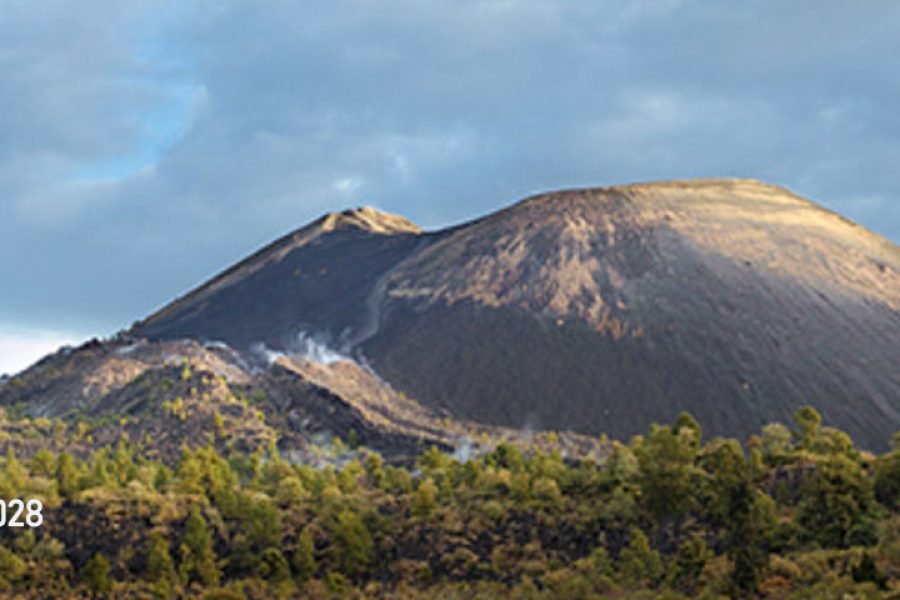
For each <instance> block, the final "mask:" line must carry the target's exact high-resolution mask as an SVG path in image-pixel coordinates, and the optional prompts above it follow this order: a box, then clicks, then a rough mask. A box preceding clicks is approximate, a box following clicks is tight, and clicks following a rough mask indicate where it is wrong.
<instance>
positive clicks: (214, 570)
mask: <svg viewBox="0 0 900 600" xmlns="http://www.w3.org/2000/svg"><path fill="white" fill-rule="evenodd" d="M182 545H183V547H184V548H185V549H186V550H187V552H183V554H185V555H187V557H182V563H183V564H188V565H189V567H188V569H189V571H188V572H189V573H190V574H193V575H196V577H197V578H198V579H199V580H200V581H201V582H202V583H203V584H204V585H218V584H219V580H220V579H221V576H222V574H221V572H220V570H219V565H218V564H216V554H215V551H214V550H213V540H212V534H211V533H210V531H209V527H208V526H207V524H206V520H205V519H204V518H203V515H201V514H200V509H199V508H197V507H194V509H193V510H192V511H191V515H190V517H188V520H187V524H186V525H185V534H184V541H183V542H182ZM185 558H188V560H185Z"/></svg>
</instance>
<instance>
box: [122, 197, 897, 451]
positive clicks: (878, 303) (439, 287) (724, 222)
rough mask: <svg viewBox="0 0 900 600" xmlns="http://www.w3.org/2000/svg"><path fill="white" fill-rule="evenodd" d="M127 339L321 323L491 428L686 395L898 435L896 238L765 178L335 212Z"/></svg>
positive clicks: (882, 442)
mask: <svg viewBox="0 0 900 600" xmlns="http://www.w3.org/2000/svg"><path fill="white" fill-rule="evenodd" d="M131 333H132V334H133V335H136V336H141V337H147V338H150V339H159V340H164V339H176V338H184V337H188V338H194V339H198V340H207V341H208V340H221V341H224V342H226V343H228V344H230V345H231V346H232V347H234V348H236V349H238V350H241V351H245V352H248V353H249V352H251V349H252V348H253V347H254V346H255V345H257V344H264V345H265V346H266V347H268V348H274V349H279V350H284V351H291V350H292V349H293V350H296V349H297V348H296V345H297V343H298V340H303V339H306V338H302V337H301V338H298V337H297V336H298V334H299V333H303V334H304V335H305V336H310V335H312V336H314V337H316V338H317V339H319V340H325V341H327V342H328V343H329V344H330V345H331V346H333V347H334V348H336V349H337V350H339V351H340V352H342V353H344V354H346V355H350V356H355V357H356V358H357V359H359V360H361V361H362V360H363V359H364V360H365V362H366V363H367V364H368V365H369V366H370V367H371V368H372V369H373V370H374V371H375V372H377V373H378V374H379V375H380V376H381V377H382V378H383V379H384V380H385V381H387V382H388V383H390V384H391V386H392V387H393V388H394V389H396V390H400V391H402V392H404V393H405V394H406V395H407V396H409V397H412V398H415V399H416V400H418V401H419V402H421V403H422V404H424V405H425V406H426V407H429V408H431V409H433V410H439V411H444V412H445V413H446V414H449V415H451V416H454V417H457V418H461V419H471V420H475V421H478V422H482V423H486V424H492V425H504V426H511V427H529V428H553V429H570V430H573V431H577V432H583V433H590V434H597V433H609V434H610V435H613V436H616V437H627V436H630V435H632V434H635V433H639V432H642V431H644V430H645V429H646V428H647V426H648V425H649V424H650V423H651V422H667V421H672V420H673V419H674V418H675V417H676V415H677V414H678V413H679V412H680V411H682V410H687V411H690V412H691V413H692V414H694V415H695V416H696V417H697V419H698V420H699V421H700V422H701V423H702V424H703V425H704V427H705V429H706V432H707V433H712V434H725V435H736V436H739V437H743V436H746V435H748V434H750V433H752V432H755V431H758V429H759V427H760V426H761V425H763V424H765V423H766V422H769V421H773V420H780V421H787V420H789V418H790V415H791V413H792V412H793V411H794V410H795V409H796V408H798V407H799V406H801V405H803V404H811V405H813V406H815V407H816V408H817V409H818V410H819V411H820V412H822V414H823V416H824V418H825V420H826V422H827V423H829V424H831V425H834V426H837V427H840V428H842V429H844V430H846V431H847V432H848V433H850V434H851V435H852V436H853V438H854V439H855V440H857V441H858V443H859V444H861V445H862V446H864V447H869V448H871V449H882V448H885V447H887V444H888V442H889V440H890V438H891V435H892V434H893V433H894V431H895V430H897V429H900V368H897V363H898V359H900V249H898V248H897V247H896V246H894V245H893V244H891V243H890V242H888V241H887V240H885V239H883V238H880V237H878V236H877V235H875V234H873V233H871V232H869V231H867V230H865V229H862V228H860V227H858V226H856V225H854V224H853V223H850V222H849V221H847V220H845V219H843V218H841V217H840V216H838V215H835V214H833V213H831V212H828V211H826V210H823V209H822V208H820V207H818V206H816V205H815V204H813V203H811V202H809V201H807V200H804V199H802V198H799V197H797V196H795V195H793V194H791V193H790V192H788V191H786V190H784V189H781V188H778V187H774V186H770V185H766V184H763V183H759V182H755V181H744V180H700V181H683V182H662V183H652V184H643V185H631V186H621V187H612V188H599V189H586V190H572V191H563V192H557V193H551V194H545V195H540V196H536V197H533V198H529V199H527V200H524V201H522V202H520V203H518V204H516V205H514V206H511V207H509V208H507V209H504V210H502V211H500V212H497V213H495V214H492V215H489V216H487V217H485V218H482V219H479V220H477V221H474V222H471V223H467V224H464V225H461V226H458V227H454V228H451V229H447V230H443V231H437V232H430V233H425V232H422V231H420V230H419V229H418V228H416V227H415V226H414V225H412V224H411V223H409V222H408V221H406V220H404V219H402V218H400V217H395V216H390V215H383V214H381V213H378V212H377V211H374V210H372V209H361V210H357V211H350V212H347V213H342V214H339V215H328V216H326V217H324V218H322V219H320V220H319V221H317V222H315V223H313V224H311V225H309V226H308V227H306V228H303V229H301V230H298V231H297V232H296V233H294V234H291V235H289V236H287V237H285V238H283V239H281V240H279V241H277V242H275V243H274V244H272V245H271V246H269V247H267V248H265V249H263V250H261V251H260V252H259V253H257V254H256V255H254V256H252V257H251V258H249V259H247V260H246V261H244V262H242V263H240V264H238V265H237V266H235V267H233V268H232V269H230V270H228V271H226V272H225V273H223V274H222V275H220V276H219V277H217V278H215V279H214V280H212V281H211V282H209V283H207V284H205V285H204V286H202V287H200V288H199V289H198V290H197V291H195V292H192V293H191V294H188V295H187V296H186V297H184V298H182V299H180V300H178V301H176V302H174V303H173V304H172V305H170V306H169V307H167V308H165V309H163V310H162V311H160V312H159V313H157V314H156V315H153V316H151V317H150V318H148V319H147V320H145V321H143V322H142V323H139V324H137V325H136V326H135V328H134V329H133V331H132V332H131Z"/></svg>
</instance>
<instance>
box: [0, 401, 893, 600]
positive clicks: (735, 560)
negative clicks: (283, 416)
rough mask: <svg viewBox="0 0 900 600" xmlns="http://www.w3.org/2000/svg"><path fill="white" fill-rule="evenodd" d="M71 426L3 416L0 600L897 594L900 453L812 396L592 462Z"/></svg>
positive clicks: (513, 452) (512, 452) (686, 423)
mask: <svg viewBox="0 0 900 600" xmlns="http://www.w3.org/2000/svg"><path fill="white" fill-rule="evenodd" d="M45 429H46V431H47V432H52V434H53V437H51V436H47V437H42V436H43V435H44V434H36V433H35V432H39V431H44V430H45ZM67 435H72V434H71V431H69V430H68V429H67V428H66V426H65V425H64V424H59V423H56V422H53V421H49V420H45V421H41V422H37V421H32V420H29V419H25V418H12V417H9V416H7V417H4V418H3V419H2V420H0V441H2V442H3V444H4V446H5V447H6V448H7V451H6V454H5V458H3V459H0V498H3V499H6V500H10V499H13V498H22V499H32V498H37V499H40V500H41V501H42V502H43V504H44V508H43V523H42V524H41V525H40V526H39V527H36V528H29V527H24V528H10V527H2V528H0V594H6V595H19V596H21V597H26V598H27V597H33V598H43V597H48V596H49V597H59V598H64V597H85V596H91V595H93V596H95V597H120V598H126V597H127V598H134V597H147V598H152V597H161V598H169V597H191V598H194V597H196V598H261V599H262V598H266V599H268V598H272V597H276V598H293V597H300V598H332V597H339V598H341V597H346V598H357V597H358V598H362V597H379V596H386V597H397V598H434V597H442V598H447V599H453V598H497V597H511V598H573V599H574V598H607V597H608V598H668V599H675V598H698V597H699V598H722V597H765V598H847V597H852V598H882V597H890V595H891V594H897V597H900V514H898V510H900V449H897V450H894V451H893V452H890V453H888V454H885V455H883V456H881V457H875V456H872V455H871V454H868V453H866V452H862V451H860V450H858V449H856V448H855V447H854V445H853V443H852V441H851V440H850V438H849V437H848V436H847V435H845V434H844V433H842V432H840V431H837V430H835V429H831V428H828V427H823V426H822V424H821V419H820V417H819V415H818V414H817V413H816V412H815V411H814V410H812V409H810V408H804V409H801V410H800V411H798V412H797V414H796V415H795V422H794V423H793V425H792V427H790V428H789V427H788V426H785V425H782V424H777V423H776V424H771V425H768V426H766V427H765V428H764V429H763V431H762V432H761V433H760V434H759V435H757V436H754V437H752V438H751V439H750V440H749V441H748V442H747V443H746V444H745V445H743V446H742V445H741V444H740V443H738V442H737V441H736V440H731V439H719V438H717V439H711V440H708V441H706V442H705V443H703V442H702V441H701V439H702V436H701V429H700V425H699V424H698V423H697V422H696V421H695V420H694V419H693V418H691V417H690V416H689V415H682V416H681V417H680V418H679V419H678V420H677V422H676V423H675V424H673V425H670V426H654V427H653V428H652V429H651V430H650V431H649V432H648V433H647V434H646V435H643V436H637V437H635V438H634V439H633V440H632V441H631V442H630V443H629V444H627V445H626V444H620V443H613V444H611V449H610V451H609V452H608V454H607V455H606V456H605V457H604V458H603V459H602V460H600V461H599V462H598V461H593V460H578V461H576V460H568V459H566V458H564V457H562V456H560V454H559V453H558V452H546V451H542V450H536V449H528V448H526V449H524V450H523V449H520V448H518V447H516V446H513V445H510V444H505V443H503V444H499V445H497V446H496V447H495V448H494V449H493V450H492V451H490V452H487V453H483V454H482V455H480V456H477V457H474V458H471V459H470V460H467V461H464V462H461V461H458V460H454V459H453V458H452V457H451V456H449V455H447V454H445V453H442V452H440V451H438V450H437V449H430V450H426V451H424V452H423V453H422V454H421V455H420V456H419V457H418V460H417V462H416V465H415V466H414V467H410V468H406V467H402V466H394V465H389V464H386V463H385V462H384V461H383V459H382V458H381V457H380V456H379V455H378V454H377V453H375V452H370V451H367V450H365V449H364V448H361V449H357V450H356V451H354V452H352V453H349V452H348V453H347V454H341V453H342V452H343V448H342V447H341V445H339V446H338V448H333V447H332V448H330V449H323V452H331V453H332V455H333V459H334V460H332V461H330V464H331V466H324V467H322V466H321V465H322V464H327V463H319V464H320V466H319V467H318V468H313V467H312V466H309V465H304V464H290V463H289V462H287V461H286V460H284V459H282V458H281V457H279V455H278V452H277V450H275V448H274V444H273V445H272V447H270V448H269V449H268V450H257V451H255V452H252V453H247V452H246V451H243V450H241V449H238V448H231V449H228V448H227V447H226V446H222V445H221V444H216V443H215V440H210V443H209V444H208V445H203V444H201V445H199V446H195V447H193V448H189V447H187V446H185V448H184V449H183V450H182V452H181V454H180V456H179V457H178V458H177V459H176V460H174V461H168V462H163V461H164V460H165V459H163V458H158V457H154V456H152V455H150V456H148V455H147V453H145V452H143V451H142V443H143V442H142V441H135V442H132V441H129V440H128V439H126V438H122V439H120V440H119V441H118V442H117V443H115V444H112V445H110V446H109V447H108V448H103V449H99V450H94V451H92V452H91V453H88V454H81V455H80V456H79V457H77V458H76V457H73V456H72V455H71V454H69V453H67V452H63V451H60V450H59V448H61V447H65V443H64V442H65V440H63V439H60V438H62V437H64V436H67ZM41 439H46V440H48V445H47V447H40V444H39V443H37V442H36V440H37V441H38V442H39V441H40V440H41ZM49 442H52V444H49ZM72 444H73V447H77V446H78V442H77V440H72ZM48 448H50V449H48ZM335 453H337V454H335Z"/></svg>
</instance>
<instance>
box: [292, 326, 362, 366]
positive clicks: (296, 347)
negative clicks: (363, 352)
mask: <svg viewBox="0 0 900 600" xmlns="http://www.w3.org/2000/svg"><path fill="white" fill-rule="evenodd" d="M288 351H289V353H290V354H297V355H300V356H302V357H304V358H308V359H309V360H311V361H313V362H315V363H319V364H322V365H330V364H331V363H335V362H338V361H341V360H350V361H352V360H353V359H352V358H350V357H349V356H346V355H344V354H342V353H340V352H338V351H337V350H335V349H333V348H330V347H329V346H328V342H327V341H326V340H324V339H321V338H317V337H315V336H312V335H310V334H308V333H306V332H305V331H301V332H300V333H298V334H297V336H296V337H295V338H294V340H293V341H292V343H291V344H290V345H289V347H288Z"/></svg>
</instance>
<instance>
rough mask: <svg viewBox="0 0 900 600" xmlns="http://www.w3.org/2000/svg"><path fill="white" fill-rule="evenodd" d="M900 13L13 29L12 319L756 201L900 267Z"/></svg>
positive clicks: (583, 13)
mask: <svg viewBox="0 0 900 600" xmlns="http://www.w3.org/2000/svg"><path fill="white" fill-rule="evenodd" d="M898 27H900V5H897V4H896V3H894V2H889V1H887V0H873V1H872V2H869V3H866V5H865V6H853V7H849V6H848V5H847V4H846V3H844V2H838V1H836V0H832V1H824V2H820V3H817V5H816V11H815V13H814V14H812V13H810V12H809V10H808V8H807V7H805V6H803V5H801V4H791V3H787V4H785V3H783V2H776V1H775V0H770V1H764V2H757V3H752V4H745V5H741V6H740V7H735V6H728V7H724V6H722V5H721V4H720V3H717V2H713V1H712V0H680V1H675V0H671V1H667V2H624V1H616V2H613V1H609V0H607V1H601V2H592V3H583V2H554V3H550V2H540V1H521V2H478V1H474V0H469V1H464V2H451V1H449V0H447V1H437V2H429V3H421V2H412V1H411V0H409V1H399V2H394V3H386V4H385V3H378V4H375V3H366V2H351V1H348V0H339V1H336V2H332V3H327V4H319V5H315V4H309V3H291V2H281V1H275V2H268V3H266V4H265V5H264V6H261V5H259V4H258V3H253V2H249V0H237V1H235V2H228V3H221V2H212V1H211V0H209V1H205V2H203V1H201V2H195V3H176V2H150V1H149V0H147V1H142V0H136V1H134V2H127V3H103V2H99V1H97V0H87V1H86V2H82V3H78V4H77V5H76V4H72V3H67V2H63V1H62V0H51V1H50V2H44V3H41V4H40V6H39V5H37V4H35V3H27V2H23V1H21V0H13V1H12V2H11V3H7V5H5V7H4V10H3V11H2V13H0V40H2V41H0V106H3V107H4V110H3V111H0V189H2V190H3V191H4V192H3V196H2V197H0V281H3V282H4V284H3V285H4V293H3V294H2V295H0V318H2V319H4V320H5V321H7V322H18V323H30V324H33V325H34V324H41V325H44V326H52V327H58V328H71V329H76V330H79V331H82V330H90V331H96V332H98V333H109V332H111V331H112V330H115V329H117V328H119V327H123V326H127V325H128V324H129V323H130V322H131V321H132V320H134V319H137V318H140V317H141V316H144V315H145V314H146V313H147V312H149V311H150V310H152V309H154V308H156V307H159V306H160V305H161V304H163V303H165V302H166V301H168V300H170V299H171V298H172V297H173V296H175V295H176V294H179V293H182V292H184V291H187V290H188V289H189V288H191V287H193V286H194V285H196V284H197V283H198V282H199V281H200V280H202V279H203V278H205V277H208V276H210V275H212V274H213V273H215V272H216V271H217V270H219V269H221V268H223V267H225V266H227V265H228V264H229V263H231V262H233V261H234V260H237V259H239V258H240V257H242V256H243V255H245V254H247V253H248V252H250V251H252V250H253V249H255V248H257V247H259V246H261V245H262V244H264V243H266V242H267V241H269V240H270V239H272V238H274V237H275V236H277V235H280V234H282V233H285V232H286V231H287V230H289V229H292V228H294V227H296V226H300V225H302V224H304V223H305V222H306V221H308V220H310V219H312V218H314V217H316V216H318V215H319V214H321V213H322V212H325V211H329V210H338V209H342V208H346V207H348V206H354V205H362V204H373V205H375V206H378V207H380V208H383V209H385V210H390V211H393V212H399V213H402V214H404V215H407V216H409V217H410V218H412V219H413V220H414V221H416V222H418V223H420V224H422V225H424V226H427V227H437V226H441V225H446V224H449V223H452V222H456V221H459V220H462V219H466V218H471V217H475V216H477V215H480V214H483V213H485V212H488V211H490V210H493V209H496V208H499V207H500V206H502V205H505V204H508V203H510V202H512V201H514V200H516V199H518V198H520V197H522V196H524V195H527V194H530V193H533V192H535V191H539V190H546V189H550V188H556V187H570V186H582V185H598V184H599V185H606V184H614V183H621V182H632V181H641V180H647V179H660V178H678V177H698V176H719V175H730V176H745V177H756V178H760V179H764V180H768V181H772V182H773V183H778V184H782V185H786V186H788V187H790V188H791V189H793V190H794V191H796V192H798V193H800V194H802V195H805V196H807V197H810V198H812V199H814V200H818V201H820V202H822V203H824V204H826V205H827V206H828V207H829V208H832V209H834V210H837V211H839V212H842V213H844V214H846V215H848V216H850V217H851V218H854V219H856V220H858V221H859V222H861V223H862V224H863V225H866V226H868V227H871V228H874V229H875V230H876V231H878V232H880V233H882V234H885V235H888V236H890V237H892V239H893V240H895V241H900V209H898V208H897V206H898V203H897V202H896V199H897V198H898V195H900V182H898V181H897V179H896V177H895V166H896V164H898V162H900V135H898V134H900V114H898V113H897V111H896V110H895V98H897V97H900V78H897V77H895V76H894V71H895V67H894V64H893V62H894V61H893V57H894V56H896V55H897V54H898V53H900V40H898V38H897V36H896V33H895V32H896V31H897V28H898Z"/></svg>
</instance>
